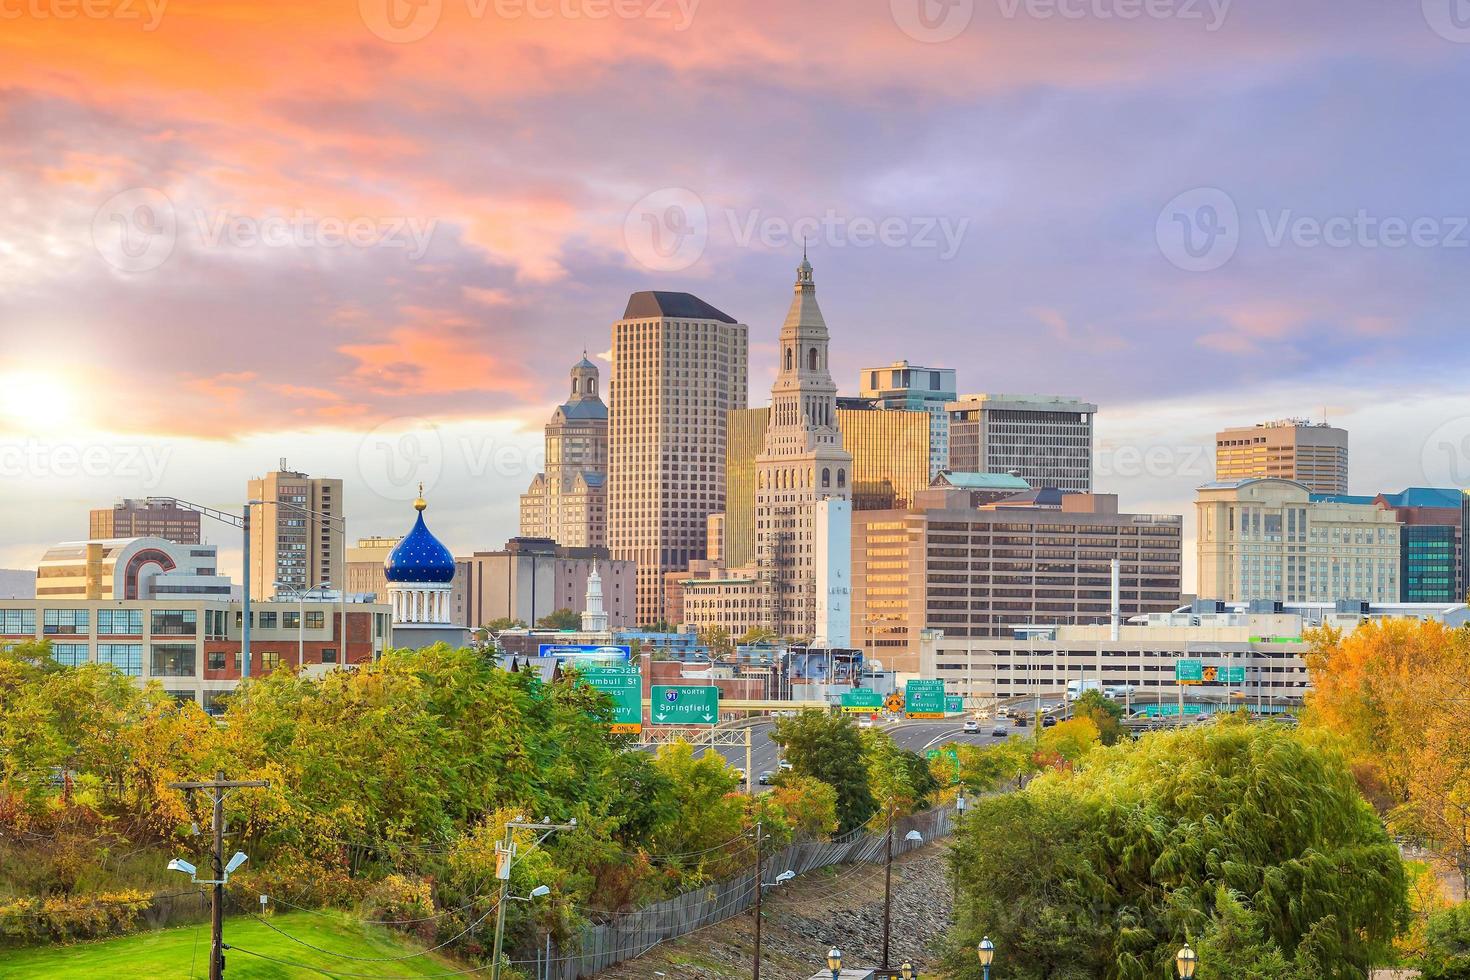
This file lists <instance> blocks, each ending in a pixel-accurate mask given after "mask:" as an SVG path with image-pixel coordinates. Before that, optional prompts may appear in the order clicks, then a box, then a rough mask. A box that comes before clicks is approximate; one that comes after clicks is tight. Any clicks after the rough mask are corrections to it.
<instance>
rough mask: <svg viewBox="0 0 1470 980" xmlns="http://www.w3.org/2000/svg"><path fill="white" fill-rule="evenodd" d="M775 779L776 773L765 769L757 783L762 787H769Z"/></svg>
mask: <svg viewBox="0 0 1470 980" xmlns="http://www.w3.org/2000/svg"><path fill="white" fill-rule="evenodd" d="M775 778H776V774H775V773H773V772H771V770H769V769H763V770H761V774H760V776H758V777H757V778H756V782H758V783H760V784H761V785H762V786H769V785H771V780H773V779H775Z"/></svg>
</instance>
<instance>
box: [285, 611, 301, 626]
mask: <svg viewBox="0 0 1470 980" xmlns="http://www.w3.org/2000/svg"><path fill="white" fill-rule="evenodd" d="M281 625H282V626H284V627H285V628H286V629H288V630H294V629H300V628H301V613H299V612H288V613H281Z"/></svg>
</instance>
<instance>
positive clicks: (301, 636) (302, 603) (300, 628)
mask: <svg viewBox="0 0 1470 980" xmlns="http://www.w3.org/2000/svg"><path fill="white" fill-rule="evenodd" d="M271 585H272V586H274V587H275V589H276V591H278V592H279V591H280V590H282V589H285V590H286V594H287V595H295V596H296V669H297V670H300V669H301V668H303V667H305V666H306V593H305V592H303V591H302V590H300V589H298V588H296V587H295V586H294V585H288V584H287V583H285V582H272V583H271Z"/></svg>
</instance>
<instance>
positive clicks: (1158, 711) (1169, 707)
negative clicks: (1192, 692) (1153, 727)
mask: <svg viewBox="0 0 1470 980" xmlns="http://www.w3.org/2000/svg"><path fill="white" fill-rule="evenodd" d="M1203 710H1204V706H1203V705H1199V704H1186V705H1185V706H1184V713H1185V714H1186V715H1197V714H1199V713H1200V712H1201V711H1203ZM1143 713H1144V714H1146V715H1148V716H1149V717H1150V718H1158V717H1160V716H1162V715H1177V714H1179V705H1177V704H1149V705H1144V708H1143Z"/></svg>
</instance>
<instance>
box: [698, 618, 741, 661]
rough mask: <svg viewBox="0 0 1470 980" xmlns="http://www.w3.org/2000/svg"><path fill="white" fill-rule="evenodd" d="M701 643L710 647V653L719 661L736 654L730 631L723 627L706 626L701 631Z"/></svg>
mask: <svg viewBox="0 0 1470 980" xmlns="http://www.w3.org/2000/svg"><path fill="white" fill-rule="evenodd" d="M699 642H700V643H703V644H704V645H705V646H706V647H708V648H709V652H710V653H711V654H713V655H714V656H715V657H716V658H718V659H724V658H727V657H729V656H730V654H732V653H734V652H735V644H734V643H733V642H732V641H731V640H730V631H729V630H727V629H725V627H723V626H706V627H705V628H704V629H702V630H700V631H699Z"/></svg>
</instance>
